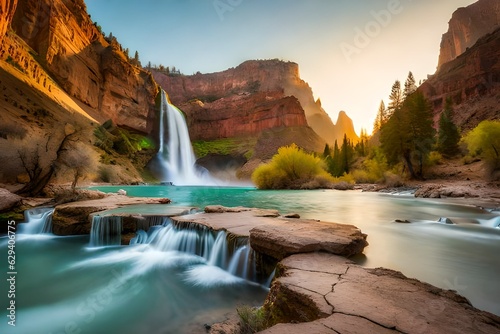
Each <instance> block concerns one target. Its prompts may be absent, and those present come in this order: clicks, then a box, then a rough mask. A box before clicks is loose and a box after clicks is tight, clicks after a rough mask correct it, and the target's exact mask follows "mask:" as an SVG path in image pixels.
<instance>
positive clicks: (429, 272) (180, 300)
mask: <svg viewBox="0 0 500 334" xmlns="http://www.w3.org/2000/svg"><path fill="white" fill-rule="evenodd" d="M99 189H100V190H102V191H107V192H116V191H117V190H118V189H125V190H126V191H127V193H128V195H129V196H148V197H168V198H171V199H172V204H170V205H171V206H196V207H199V208H203V207H204V206H205V205H209V204H221V205H225V206H246V207H259V208H269V209H277V210H279V211H280V212H281V213H283V214H284V213H291V212H294V213H299V214H300V215H301V217H302V218H308V219H320V220H323V221H330V222H337V223H346V224H353V225H356V226H357V227H359V228H360V229H361V230H362V231H363V232H364V233H366V234H368V239H367V240H368V242H369V244H370V245H369V246H368V247H367V248H366V249H365V251H364V254H363V255H361V256H357V257H356V258H355V259H354V260H355V261H357V262H358V263H360V264H362V265H363V266H366V267H386V268H390V269H394V270H398V271H401V272H403V273H404V274H405V275H406V276H408V277H413V278H417V279H419V280H422V281H426V282H428V283H431V284H433V285H436V286H438V287H441V288H445V289H453V290H457V291H458V292H459V293H460V294H462V295H464V296H465V297H467V298H468V299H469V300H470V301H471V303H472V304H473V305H474V306H475V307H477V308H480V309H483V310H486V311H489V312H492V313H495V314H497V315H500V288H499V287H498V277H499V274H500V257H499V256H498V254H500V229H499V228H497V226H498V224H499V223H500V212H498V211H492V210H485V209H481V208H478V207H475V206H471V205H469V204H468V203H467V201H465V200H454V201H446V200H426V199H416V198H413V197H412V196H405V195H401V196H398V195H387V194H379V193H366V192H361V191H347V192H342V191H336V190H314V191H260V190H256V189H254V188H228V187H226V188H222V187H221V188H218V187H175V186H127V187H125V186H122V187H99ZM153 209H154V210H157V209H158V208H155V207H147V206H136V207H133V208H128V209H127V210H129V211H136V212H148V211H151V210H153ZM440 218H449V220H451V221H452V222H454V223H455V224H446V223H445V221H444V220H443V219H441V222H439V219H440ZM395 220H400V221H408V222H409V223H396V222H395ZM449 220H448V222H450V221H449ZM88 245H89V237H88V236H76V237H56V236H52V235H50V234H49V235H47V234H44V235H22V234H18V235H17V240H16V260H17V263H16V265H17V268H16V269H17V272H18V275H17V281H16V291H17V293H16V305H18V306H17V310H16V316H17V326H16V328H15V330H13V328H10V326H8V325H7V322H6V320H5V319H6V317H2V318H3V319H4V320H3V321H2V323H0V332H1V333H54V334H55V333H106V332H120V333H139V332H140V333H143V332H144V333H146V332H147V333H169V332H175V333H192V332H193V333H196V332H200V333H203V332H204V331H205V329H204V327H203V324H205V323H207V324H210V323H213V322H214V321H218V320H220V319H221V317H222V318H223V314H224V313H226V312H229V311H230V310H232V309H234V308H235V307H237V306H239V305H243V304H246V305H259V304H262V302H263V300H264V298H265V295H266V293H267V289H266V288H265V287H263V286H260V285H257V284H254V283H252V282H248V281H245V280H241V279H238V278H235V277H233V276H231V275H229V274H228V273H225V272H216V273H210V279H208V277H197V278H196V277H195V278H194V279H193V277H188V276H189V273H190V268H192V267H193V265H203V264H204V262H203V259H200V257H198V256H195V255H190V254H185V253H180V252H159V251H147V252H146V251H144V248H143V247H144V245H136V246H124V247H102V248H90V247H89V246H88ZM0 253H1V254H6V253H7V239H6V238H1V239H0ZM3 262H6V261H3ZM2 267H3V264H2ZM4 271H6V270H4ZM214 277H215V279H214ZM5 284H6V283H5V282H4V281H2V285H1V291H2V293H4V291H7V286H6V285H5ZM1 307H2V309H3V310H5V309H6V307H7V301H6V300H5V299H4V298H2V305H1ZM4 312H5V311H3V313H4ZM3 313H2V314H3Z"/></svg>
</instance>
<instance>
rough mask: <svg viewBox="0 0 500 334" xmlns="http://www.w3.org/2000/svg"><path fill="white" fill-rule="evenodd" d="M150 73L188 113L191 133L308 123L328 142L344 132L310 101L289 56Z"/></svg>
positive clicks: (221, 134)
mask: <svg viewBox="0 0 500 334" xmlns="http://www.w3.org/2000/svg"><path fill="white" fill-rule="evenodd" d="M153 75H154V77H155V79H156V81H157V82H158V83H159V84H160V85H161V86H162V87H163V89H165V90H166V91H167V92H168V94H169V96H170V98H171V100H172V102H173V103H174V104H176V105H177V106H179V107H180V108H181V109H182V110H183V111H185V112H186V114H188V120H189V127H190V132H191V136H192V138H193V139H200V138H203V139H217V138H225V137H231V136H234V135H238V134H247V135H248V134H257V133H258V132H259V131H261V130H262V129H264V128H266V127H268V128H269V127H281V126H310V127H311V128H312V129H313V130H314V131H315V132H316V133H317V134H318V135H319V136H320V137H322V138H323V139H324V140H325V141H327V142H329V143H332V144H333V142H334V141H335V139H337V137H339V138H341V137H342V136H343V133H344V132H342V133H340V134H338V132H340V131H338V129H337V128H336V127H335V125H334V124H333V122H332V121H331V119H330V117H329V116H328V114H327V113H326V112H325V111H324V110H323V108H321V103H319V101H318V102H316V101H314V98H313V93H312V90H311V88H310V87H309V85H308V84H307V83H306V82H305V81H303V80H302V79H301V78H300V76H299V67H298V65H297V64H296V63H293V62H283V61H280V60H263V61H256V60H251V61H246V62H244V63H242V64H241V65H239V66H237V67H236V68H231V69H228V70H226V71H222V72H217V73H210V74H200V73H198V74H196V75H190V76H167V75H165V74H163V73H161V72H155V71H154V72H153ZM290 97H293V99H291V98H290ZM297 101H298V103H297ZM208 115H209V116H208ZM207 117H208V118H209V120H208V119H207ZM242 122H244V123H242ZM248 122H249V123H248ZM215 129H220V132H217V131H216V130H215ZM235 129H238V130H235ZM231 132H234V133H231ZM352 132H353V133H354V131H352Z"/></svg>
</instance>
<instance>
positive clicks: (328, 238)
mask: <svg viewBox="0 0 500 334" xmlns="http://www.w3.org/2000/svg"><path fill="white" fill-rule="evenodd" d="M250 245H251V246H252V248H253V249H255V250H256V251H258V252H261V253H264V254H267V255H269V256H271V257H273V258H275V259H278V260H281V259H283V258H285V257H287V256H289V255H292V254H298V253H310V252H318V251H325V252H328V253H332V254H337V255H342V256H347V257H348V256H352V255H355V254H359V253H361V252H363V249H364V248H365V247H366V246H368V242H367V241H366V235H365V234H363V233H361V230H360V229H358V228H357V227H356V226H353V225H345V224H337V223H327V222H317V221H312V220H301V219H292V220H285V219H280V220H277V221H275V222H273V224H270V225H261V226H257V227H254V228H253V229H252V230H251V231H250Z"/></svg>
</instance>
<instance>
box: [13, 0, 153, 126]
mask: <svg viewBox="0 0 500 334" xmlns="http://www.w3.org/2000/svg"><path fill="white" fill-rule="evenodd" d="M11 26H12V28H13V30H14V32H15V33H16V35H17V36H18V37H20V39H22V41H23V42H25V43H26V44H27V45H28V46H29V47H30V48H31V49H32V50H33V52H32V53H34V54H35V55H36V59H37V60H38V61H40V64H38V65H41V66H43V67H44V68H45V70H46V71H47V72H48V73H49V74H50V76H51V77H52V78H53V79H54V80H55V82H57V84H58V85H60V86H61V87H62V88H63V89H64V90H65V91H66V92H67V93H68V94H69V95H70V96H73V97H75V98H76V99H78V100H79V101H81V102H82V104H83V107H84V108H85V109H86V110H87V112H88V113H89V114H91V115H92V116H93V117H94V118H96V119H97V120H99V121H106V120H108V119H112V120H113V121H114V122H115V123H116V124H118V125H123V126H127V127H130V128H132V129H136V130H138V131H142V132H148V131H150V130H151V128H152V124H148V121H147V120H148V117H151V116H152V115H153V111H154V96H155V94H156V92H157V87H156V84H155V83H154V80H153V79H152V77H151V76H150V75H149V74H148V73H147V72H145V71H144V70H142V69H139V68H137V67H134V66H133V65H131V64H130V63H129V62H128V61H127V59H126V58H125V57H124V55H123V53H122V52H121V51H120V50H119V47H118V45H110V44H109V43H108V42H107V41H106V40H105V39H104V37H103V36H102V34H101V33H100V32H99V31H98V29H97V28H96V26H95V25H94V24H93V22H92V20H91V19H90V17H89V16H88V14H87V12H86V7H85V4H84V2H83V1H82V0H42V1H37V0H28V1H23V2H20V3H19V4H18V6H17V9H16V11H15V14H14V16H13V18H12V23H11ZM10 44H11V45H10V49H9V50H8V52H7V54H4V57H7V56H11V57H12V58H13V59H14V61H16V62H17V63H19V64H20V65H21V66H24V64H25V63H26V62H33V59H31V60H30V59H28V57H22V58H16V55H17V54H18V53H20V52H19V51H17V50H16V49H19V48H20V47H22V45H19V43H17V44H18V45H17V46H16V45H13V44H15V43H10ZM32 66H34V65H32ZM42 80H43V79H42Z"/></svg>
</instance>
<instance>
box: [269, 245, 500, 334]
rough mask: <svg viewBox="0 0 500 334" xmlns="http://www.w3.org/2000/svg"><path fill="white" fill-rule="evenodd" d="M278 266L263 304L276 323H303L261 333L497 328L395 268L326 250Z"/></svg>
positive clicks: (499, 325) (494, 321) (496, 320)
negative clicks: (362, 263) (370, 265)
mask: <svg viewBox="0 0 500 334" xmlns="http://www.w3.org/2000/svg"><path fill="white" fill-rule="evenodd" d="M279 268H280V270H278V272H279V277H277V278H276V279H275V280H274V282H273V285H272V287H271V291H270V293H269V295H268V297H267V300H266V303H265V306H264V307H265V308H267V310H268V312H270V314H271V315H273V318H274V319H275V320H276V321H278V322H292V321H301V322H304V323H301V324H292V323H282V324H278V325H275V326H273V327H271V328H269V329H267V330H265V331H263V332H262V333H265V334H281V333H283V334H293V333H436V334H437V333H485V334H486V333H488V334H491V333H500V317H498V316H496V315H493V314H491V313H488V312H484V311H481V310H478V309H476V308H474V307H473V306H471V305H470V303H469V302H468V301H467V299H465V298H464V297H462V296H460V295H458V294H456V293H455V292H453V291H450V290H442V289H439V288H437V287H434V286H432V285H430V284H427V283H423V282H420V281H418V280H415V279H410V278H407V277H405V276H404V275H403V274H401V273H400V272H396V271H393V270H388V269H383V268H377V269H365V268H362V267H360V266H358V265H356V264H354V263H352V262H350V261H349V260H347V259H345V258H342V257H339V256H335V255H332V254H326V253H312V254H298V255H293V256H290V257H287V258H286V259H284V260H283V261H281V262H280V264H279ZM283 301H286V302H283ZM294 301H300V302H297V303H294ZM280 317H281V318H280Z"/></svg>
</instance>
